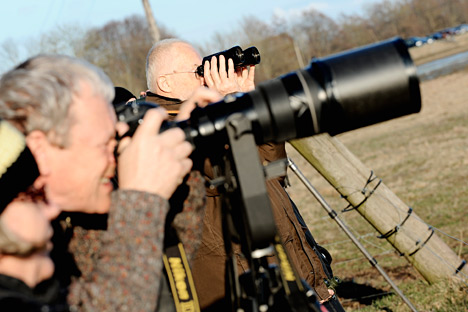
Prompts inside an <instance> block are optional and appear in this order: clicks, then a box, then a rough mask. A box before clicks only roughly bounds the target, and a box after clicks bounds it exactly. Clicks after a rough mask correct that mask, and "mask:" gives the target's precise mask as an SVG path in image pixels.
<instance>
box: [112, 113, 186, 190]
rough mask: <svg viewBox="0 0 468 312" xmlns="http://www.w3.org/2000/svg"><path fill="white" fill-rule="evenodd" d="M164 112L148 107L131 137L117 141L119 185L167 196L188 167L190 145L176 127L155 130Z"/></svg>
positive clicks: (179, 181)
mask: <svg viewBox="0 0 468 312" xmlns="http://www.w3.org/2000/svg"><path fill="white" fill-rule="evenodd" d="M166 118H167V113H166V111H165V110H164V109H163V108H156V109H150V110H148V111H147V112H146V115H145V117H144V118H143V123H142V124H141V125H140V126H139V127H138V129H137V130H136V131H135V134H134V135H133V137H132V138H129V137H126V138H124V139H123V140H122V141H121V142H120V146H119V151H120V155H119V159H118V174H119V187H120V189H128V190H137V191H144V192H149V193H153V194H158V195H159V196H161V197H163V198H166V199H169V198H170V197H171V195H172V194H173V193H174V191H175V189H176V188H177V186H178V185H179V184H180V183H181V182H182V180H183V178H184V176H185V175H186V174H187V173H188V172H189V171H190V169H191V168H192V160H191V159H189V158H188V156H189V155H190V153H191V152H192V146H191V145H190V143H189V142H187V141H185V134H184V132H183V131H182V130H181V129H180V128H171V129H168V130H166V131H164V132H162V133H159V128H160V127H161V124H162V122H163V120H164V119H166Z"/></svg>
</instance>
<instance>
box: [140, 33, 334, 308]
mask: <svg viewBox="0 0 468 312" xmlns="http://www.w3.org/2000/svg"><path fill="white" fill-rule="evenodd" d="M237 48H238V47H234V48H232V49H230V50H226V51H223V52H224V53H222V52H220V53H217V54H213V55H210V56H208V57H205V58H203V60H202V57H201V56H200V54H199V53H198V51H196V49H195V48H194V47H193V46H192V45H190V44H189V43H187V42H184V41H182V40H178V39H166V40H162V41H160V42H157V43H156V44H155V45H154V46H153V47H152V48H151V50H150V51H149V53H148V56H147V61H146V77H147V85H148V89H149V92H147V94H146V101H148V102H154V103H156V104H158V105H160V106H162V107H164V108H165V109H166V110H168V113H169V114H170V115H173V116H176V115H177V114H179V115H178V119H184V118H188V117H189V115H190V111H191V110H192V109H193V108H194V107H193V106H192V107H188V106H187V105H182V104H183V101H184V100H186V99H187V98H188V97H189V96H190V95H191V94H192V93H193V92H194V91H195V90H196V89H197V88H199V87H200V86H203V85H205V86H207V87H208V88H210V89H214V90H216V91H218V92H219V93H221V94H222V95H223V96H225V95H228V94H230V93H236V92H249V91H252V90H254V89H255V84H254V76H255V64H258V62H259V57H260V56H259V54H258V56H257V57H258V59H255V60H253V61H252V60H251V61H249V62H250V64H253V65H247V66H242V62H241V61H240V60H238V59H236V57H237V56H238V54H239V53H241V52H242V51H238V50H237ZM231 50H232V51H231ZM225 52H229V53H225ZM256 52H257V53H258V51H256ZM223 54H225V55H229V58H228V59H227V60H226V58H225V56H224V55H223ZM251 54H252V55H253V56H254V57H255V55H256V54H255V53H251ZM226 62H227V63H226ZM235 64H241V65H239V66H238V67H237V68H236V66H235ZM259 154H260V158H261V161H262V163H264V164H266V163H269V162H272V161H275V160H278V159H281V158H285V157H286V150H285V146H284V143H281V144H273V143H269V144H264V145H261V146H259ZM204 171H205V172H204V173H205V176H206V178H207V180H210V178H212V177H213V175H212V173H213V172H212V168H211V166H210V165H209V163H205V166H204ZM283 180H284V177H280V178H275V179H271V180H268V181H267V190H268V195H269V197H270V200H271V204H272V209H273V214H274V217H275V222H276V225H277V227H278V231H279V234H280V237H281V239H282V241H283V242H286V244H285V247H286V249H287V251H288V253H289V255H290V257H291V261H292V263H293V264H294V266H295V267H296V269H297V270H298V273H299V275H300V277H301V278H302V279H304V280H305V281H306V282H307V283H308V284H309V285H310V286H311V287H312V288H314V290H315V292H316V293H317V295H318V299H319V300H320V301H326V300H328V299H330V298H331V297H332V296H331V294H330V292H329V291H328V289H327V287H326V286H325V284H324V282H323V281H324V279H326V278H327V276H326V274H325V272H324V271H323V270H324V269H323V268H322V265H321V260H320V259H319V258H318V256H317V254H316V253H315V252H314V251H313V249H312V247H311V246H310V245H309V244H308V243H307V242H306V238H305V235H304V231H303V228H302V226H301V224H300V223H299V221H298V220H297V218H296V216H295V214H294V211H293V207H292V204H291V201H290V199H289V197H288V195H287V193H286V192H285V190H284V188H283V182H284V181H283ZM206 192H207V208H206V215H205V218H204V221H203V238H202V244H201V246H200V248H199V250H198V251H197V254H196V256H195V259H194V262H193V264H192V273H193V278H194V282H195V288H196V291H197V294H198V297H199V301H200V306H201V308H202V309H204V310H205V311H221V310H223V309H224V308H225V307H228V304H229V303H228V302H227V300H226V299H225V261H226V253H225V249H224V241H223V231H222V229H221V218H222V216H221V209H220V206H221V200H220V196H219V193H218V192H217V191H216V190H215V189H211V188H207V189H206ZM234 252H235V254H236V260H237V264H238V271H239V273H243V272H245V271H246V270H248V269H249V268H248V267H247V265H246V263H245V262H244V261H243V260H242V259H243V256H242V255H241V253H240V248H238V246H234ZM228 309H229V307H228V308H227V309H226V311H227V310H228Z"/></svg>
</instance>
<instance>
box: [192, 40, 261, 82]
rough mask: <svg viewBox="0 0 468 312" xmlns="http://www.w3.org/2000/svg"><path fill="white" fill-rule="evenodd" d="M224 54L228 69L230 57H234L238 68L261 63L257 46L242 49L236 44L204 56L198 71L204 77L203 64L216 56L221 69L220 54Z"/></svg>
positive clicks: (235, 65) (235, 66) (233, 59)
mask: <svg viewBox="0 0 468 312" xmlns="http://www.w3.org/2000/svg"><path fill="white" fill-rule="evenodd" d="M220 55H223V56H224V59H225V60H226V71H227V70H228V59H232V61H233V62H234V68H235V69H237V68H239V67H246V66H250V65H257V64H259V63H260V52H258V49H257V48H256V47H250V48H247V49H245V50H242V48H241V47H239V46H234V47H232V48H230V49H227V50H224V51H221V52H218V53H214V54H211V55H208V56H205V57H204V58H203V61H202V64H201V65H200V66H198V67H197V70H196V73H197V74H198V75H199V76H201V77H203V76H204V74H205V73H204V70H203V64H205V62H206V61H208V62H211V58H212V57H213V56H215V57H216V58H217V59H218V69H219V56H220Z"/></svg>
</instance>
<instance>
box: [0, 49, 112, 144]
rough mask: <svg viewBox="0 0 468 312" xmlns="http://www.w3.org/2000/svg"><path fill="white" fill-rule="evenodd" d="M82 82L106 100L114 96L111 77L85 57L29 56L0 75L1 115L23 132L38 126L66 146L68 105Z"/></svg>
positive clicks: (28, 131)
mask: <svg viewBox="0 0 468 312" xmlns="http://www.w3.org/2000/svg"><path fill="white" fill-rule="evenodd" d="M83 83H86V84H88V85H89V86H90V87H91V88H92V91H93V93H94V95H96V96H101V97H103V98H104V99H105V100H106V101H108V102H109V103H110V102H111V101H112V100H113V99H114V94H115V89H114V86H113V84H112V82H111V80H110V78H109V77H108V76H107V75H106V74H105V73H104V72H103V71H102V70H101V69H99V68H98V67H96V66H94V65H92V64H90V63H88V62H87V61H85V60H82V59H78V58H74V57H70V56H65V55H38V56H36V57H33V58H30V59H28V60H27V61H25V62H24V63H22V64H20V65H18V66H17V67H16V68H14V69H12V70H10V71H9V72H7V73H5V74H4V75H3V76H2V78H1V79H0V118H3V119H5V120H8V121H10V122H11V123H12V124H14V125H15V126H16V127H18V128H19V129H20V130H21V131H22V132H23V133H24V134H26V135H27V134H28V133H30V132H31V131H33V130H40V131H42V132H44V133H45V134H47V136H48V138H49V140H51V141H53V143H55V144H57V145H59V146H66V144H67V138H68V131H69V129H70V125H71V123H72V122H73V121H72V119H71V118H73V116H70V115H69V111H70V105H71V104H72V103H73V101H74V97H77V96H79V94H80V92H81V91H82V88H83V86H82V84H83Z"/></svg>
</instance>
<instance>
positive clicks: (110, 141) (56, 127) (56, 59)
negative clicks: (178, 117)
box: [0, 55, 217, 311]
mask: <svg viewBox="0 0 468 312" xmlns="http://www.w3.org/2000/svg"><path fill="white" fill-rule="evenodd" d="M204 92H205V91H204ZM198 97H199V98H198V99H197V98H196V96H195V97H194V100H199V101H204V100H211V99H217V96H214V95H213V94H208V95H207V94H206V93H203V92H202V93H200V94H198ZM113 98H114V87H113V85H112V83H111V81H110V79H109V78H108V77H107V75H105V74H104V72H103V71H102V70H100V69H99V68H97V67H95V66H93V65H92V64H90V63H88V62H86V61H84V60H80V59H77V58H73V57H68V56H60V55H40V56H36V57H33V58H31V59H29V60H27V61H26V62H24V63H22V64H20V65H19V66H17V67H16V68H14V69H12V70H11V71H9V72H7V73H6V74H4V76H3V77H2V78H1V80H0V118H3V119H5V120H8V121H9V122H10V123H12V124H13V125H14V126H16V127H17V128H18V129H19V130H20V131H22V132H23V133H24V134H25V136H26V142H27V146H28V147H29V149H30V150H31V152H32V154H33V155H34V158H35V160H36V162H37V165H38V168H39V172H40V177H39V178H38V180H39V181H41V183H43V184H44V185H45V191H46V195H47V197H48V198H50V200H52V201H53V202H54V203H56V204H57V205H58V206H59V207H60V208H61V209H62V210H64V211H65V212H67V213H66V214H64V215H62V216H61V218H60V217H59V219H61V221H60V222H59V223H57V224H55V230H56V232H59V233H58V235H57V237H56V238H57V239H56V241H55V242H54V244H55V245H56V247H55V249H54V250H55V253H54V254H53V255H52V256H53V257H54V258H55V263H56V273H57V274H56V276H57V277H58V278H59V280H61V282H62V283H64V284H65V286H66V285H67V284H70V285H69V286H70V287H69V294H68V297H67V299H68V302H69V303H70V304H71V306H72V307H75V308H76V309H83V310H96V311H115V310H119V309H120V310H129V311H154V310H155V308H156V306H157V303H158V293H159V283H160V279H161V274H162V261H161V258H162V245H163V236H164V235H163V234H164V223H165V222H164V221H165V216H166V213H167V212H168V210H169V204H168V199H169V198H170V196H171V195H172V193H173V192H174V191H175V189H176V188H177V186H178V185H179V184H180V183H181V181H182V179H183V177H184V176H186V175H187V173H188V172H189V171H190V169H191V166H192V161H191V160H190V159H189V158H188V156H189V155H190V153H191V151H192V147H191V145H190V144H189V143H188V142H186V141H185V135H184V133H183V131H182V130H181V129H178V128H173V129H169V130H167V131H164V132H163V133H161V134H159V128H160V125H161V123H162V122H163V120H164V119H165V118H166V117H167V114H166V112H165V111H164V110H162V109H154V110H149V111H148V112H147V113H146V115H145V117H144V119H143V123H142V124H141V125H140V126H139V127H138V129H137V130H136V132H135V134H134V135H133V137H131V138H130V137H125V138H123V139H122V140H121V141H120V144H118V142H117V140H116V131H118V132H119V133H120V134H123V133H124V132H125V131H126V130H127V129H128V126H127V125H126V124H123V123H117V121H116V116H115V112H114V109H113V107H112V105H111V101H112V100H113ZM117 144H118V154H119V156H118V161H117V162H116V159H115V156H114V155H115V150H116V149H117ZM116 167H117V168H118V174H119V188H118V189H117V190H116V191H113V185H112V183H111V179H112V178H113V177H114V174H115V170H116ZM191 186H194V187H196V184H192V185H191ZM203 191H204V190H200V191H199V192H198V194H199V196H200V198H203ZM203 209H204V203H203V200H200V201H196V202H195V204H193V205H192V206H187V207H184V211H185V212H186V213H187V214H188V216H186V217H183V218H177V217H176V219H175V220H174V223H177V222H179V223H180V224H179V225H180V226H183V227H184V228H186V229H187V231H188V232H189V233H190V234H191V236H190V237H192V238H193V237H197V235H198V234H197V233H199V232H200V229H198V227H199V226H198V222H199V220H200V218H201V216H202V215H203ZM82 213H85V214H84V215H83V214H82ZM57 230H58V231H57ZM198 236H199V235H198ZM67 244H68V248H69V250H68V251H69V252H70V254H68V253H67V250H66V248H67ZM57 245H58V246H57ZM60 246H64V248H65V250H61V249H60V248H59V247H60ZM192 246H193V248H194V249H196V247H197V241H194V242H193V244H192Z"/></svg>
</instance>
